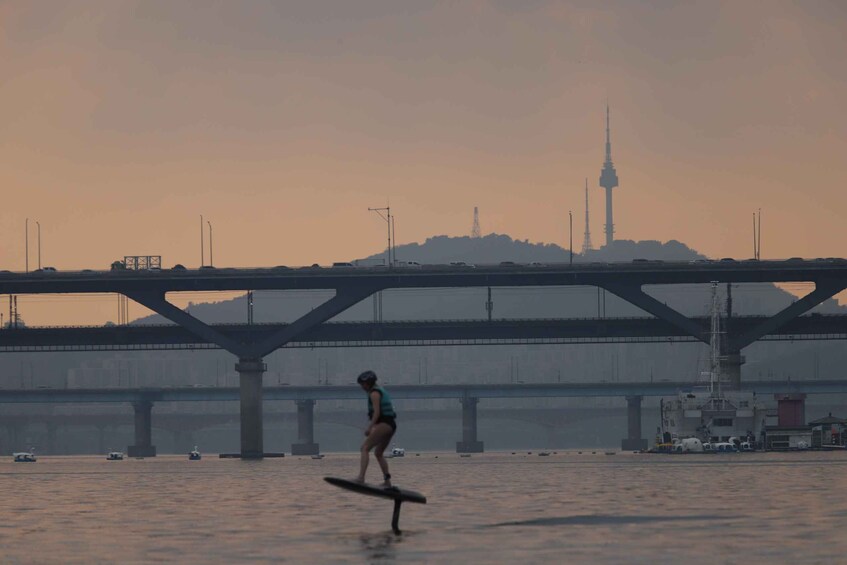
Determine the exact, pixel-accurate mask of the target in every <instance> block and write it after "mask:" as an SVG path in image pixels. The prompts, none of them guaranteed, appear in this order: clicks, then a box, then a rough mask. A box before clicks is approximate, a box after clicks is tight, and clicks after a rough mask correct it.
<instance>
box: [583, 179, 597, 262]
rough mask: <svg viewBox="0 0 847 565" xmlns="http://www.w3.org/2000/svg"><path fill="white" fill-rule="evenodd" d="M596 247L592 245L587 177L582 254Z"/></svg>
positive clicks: (586, 180) (586, 181)
mask: <svg viewBox="0 0 847 565" xmlns="http://www.w3.org/2000/svg"><path fill="white" fill-rule="evenodd" d="M592 249H594V246H593V245H591V229H590V228H589V223H588V179H585V235H584V236H583V238H582V254H583V255H585V254H586V253H588V252H589V251H591V250H592Z"/></svg>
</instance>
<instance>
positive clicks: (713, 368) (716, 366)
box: [709, 281, 721, 397]
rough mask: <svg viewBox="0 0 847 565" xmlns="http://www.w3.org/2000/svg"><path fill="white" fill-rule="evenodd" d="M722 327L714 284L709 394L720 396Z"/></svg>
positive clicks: (716, 290) (713, 283)
mask: <svg viewBox="0 0 847 565" xmlns="http://www.w3.org/2000/svg"><path fill="white" fill-rule="evenodd" d="M720 325H721V314H720V302H719V300H718V283H717V282H714V281H713V282H712V323H711V328H710V332H709V333H710V336H709V338H710V345H711V348H710V350H709V362H710V367H709V375H710V378H709V392H710V393H711V395H712V396H713V397H714V396H720V394H721V390H720V388H721V381H720V370H721V340H720ZM716 386H717V394H715V392H716V391H715V387H716Z"/></svg>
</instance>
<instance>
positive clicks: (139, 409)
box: [126, 400, 156, 457]
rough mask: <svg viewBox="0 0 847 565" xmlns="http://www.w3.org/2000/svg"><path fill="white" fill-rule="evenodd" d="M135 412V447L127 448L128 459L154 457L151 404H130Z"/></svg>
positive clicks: (147, 402)
mask: <svg viewBox="0 0 847 565" xmlns="http://www.w3.org/2000/svg"><path fill="white" fill-rule="evenodd" d="M132 408H133V409H134V410H135V445H130V446H129V447H127V450H126V452H127V455H129V456H130V457H156V446H155V445H153V402H152V401H150V400H139V401H136V402H133V403H132Z"/></svg>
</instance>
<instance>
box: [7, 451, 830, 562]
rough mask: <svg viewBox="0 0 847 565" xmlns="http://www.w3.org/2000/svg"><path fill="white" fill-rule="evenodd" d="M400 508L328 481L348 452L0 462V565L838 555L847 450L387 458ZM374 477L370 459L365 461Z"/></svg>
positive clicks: (345, 467) (348, 463)
mask: <svg viewBox="0 0 847 565" xmlns="http://www.w3.org/2000/svg"><path fill="white" fill-rule="evenodd" d="M391 466H392V469H391V470H392V475H394V478H395V483H396V484H397V485H398V486H400V487H407V488H411V489H414V490H418V491H420V492H421V493H423V494H424V495H426V496H427V498H428V503H427V504H426V505H417V504H410V505H404V507H403V512H402V516H401V527H402V529H403V534H402V535H399V536H398V535H395V534H393V533H392V532H391V515H392V510H393V502H392V501H391V500H383V499H380V498H373V497H367V496H360V495H357V494H355V493H350V492H346V491H342V490H340V489H337V488H335V487H333V486H331V485H327V484H326V483H324V481H323V480H322V478H323V476H326V475H332V476H341V477H345V476H352V474H353V473H355V471H356V469H357V455H356V454H347V455H336V454H327V455H326V457H325V458H324V459H320V460H314V459H311V458H308V457H307V458H298V457H286V458H284V459H268V460H265V461H251V462H242V461H238V460H220V459H215V458H213V457H206V458H204V459H202V460H200V461H188V460H187V458H184V457H183V456H179V457H157V458H148V459H144V460H133V459H130V460H125V461H120V462H114V461H112V462H110V461H106V460H105V458H102V457H99V456H98V457H42V458H39V460H38V462H37V463H34V464H28V465H21V464H15V463H12V461H11V457H4V458H3V459H2V460H0V482H2V485H3V493H4V518H3V521H2V523H0V547H2V552H3V553H2V561H3V562H10V563H63V562H71V563H91V562H105V563H109V562H112V563H116V562H121V563H123V562H134V563H145V562H162V561H165V562H173V561H179V562H181V563H234V562H239V563H240V562H245V561H255V562H259V563H261V562H278V561H286V562H290V563H307V562H308V563H421V562H424V563H433V562H446V563H456V562H470V563H492V562H493V563H515V562H524V563H564V562H567V563H600V564H603V563H645V564H650V565H653V564H654V563H678V562H686V563H735V562H741V561H745V562H751V563H760V562H768V563H792V562H802V563H837V562H844V559H843V556H844V555H845V554H847V541H845V539H847V536H843V535H841V534H842V531H841V530H842V528H843V521H844V518H845V517H847V453H802V454H773V453H764V454H727V455H685V456H650V455H636V454H619V455H618V456H617V457H605V456H603V455H594V456H592V455H589V454H582V455H579V454H576V453H559V454H557V455H551V456H549V457H540V458H539V457H533V456H530V455H526V454H520V455H510V454H505V453H503V454H496V453H488V454H481V455H475V456H474V457H472V458H460V457H459V456H458V455H456V454H452V453H440V454H438V458H436V454H426V453H424V454H421V456H420V457H414V458H404V459H399V458H398V459H394V460H392V462H391ZM373 473H374V477H376V474H377V473H378V470H376V469H375V470H374V471H373Z"/></svg>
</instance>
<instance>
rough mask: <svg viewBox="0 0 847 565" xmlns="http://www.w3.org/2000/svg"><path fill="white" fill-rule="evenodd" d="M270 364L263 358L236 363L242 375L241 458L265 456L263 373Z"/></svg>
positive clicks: (241, 360)
mask: <svg viewBox="0 0 847 565" xmlns="http://www.w3.org/2000/svg"><path fill="white" fill-rule="evenodd" d="M267 368H268V366H267V365H265V363H264V362H262V360H261V359H239V360H238V363H236V365H235V370H236V371H238V375H239V377H240V395H241V458H242V459H261V458H262V457H264V455H265V454H264V447H263V439H262V375H263V374H264V373H265V371H266V370H267Z"/></svg>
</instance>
